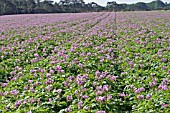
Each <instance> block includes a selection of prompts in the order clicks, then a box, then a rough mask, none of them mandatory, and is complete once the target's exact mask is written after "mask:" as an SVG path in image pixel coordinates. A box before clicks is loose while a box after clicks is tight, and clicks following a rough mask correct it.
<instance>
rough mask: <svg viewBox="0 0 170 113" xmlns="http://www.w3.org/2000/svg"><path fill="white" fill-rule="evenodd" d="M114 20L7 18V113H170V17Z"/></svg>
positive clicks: (0, 48) (2, 84)
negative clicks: (115, 22)
mask: <svg viewBox="0 0 170 113" xmlns="http://www.w3.org/2000/svg"><path fill="white" fill-rule="evenodd" d="M114 16H115V15H114V13H111V12H100V13H81V14H46V15H43V14H42V15H41V14H40V15H13V16H2V17H0V112H2V113H27V112H28V113H68V112H72V113H78V112H79V113H86V112H87V113H124V112H133V113H168V112H170V86H169V84H170V82H169V80H170V13H169V12H133V13H132V12H119V13H117V30H115V24H114V21H115V17H114ZM115 34H116V35H115Z"/></svg>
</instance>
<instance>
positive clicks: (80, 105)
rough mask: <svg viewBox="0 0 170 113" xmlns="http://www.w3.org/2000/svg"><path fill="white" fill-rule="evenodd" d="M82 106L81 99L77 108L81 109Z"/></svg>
mask: <svg viewBox="0 0 170 113" xmlns="http://www.w3.org/2000/svg"><path fill="white" fill-rule="evenodd" d="M82 107H83V102H82V101H80V102H78V109H81V108H82Z"/></svg>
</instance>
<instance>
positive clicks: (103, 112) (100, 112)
mask: <svg viewBox="0 0 170 113" xmlns="http://www.w3.org/2000/svg"><path fill="white" fill-rule="evenodd" d="M96 113H106V112H105V111H97V112H96Z"/></svg>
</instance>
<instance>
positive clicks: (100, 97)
mask: <svg viewBox="0 0 170 113" xmlns="http://www.w3.org/2000/svg"><path fill="white" fill-rule="evenodd" d="M96 101H100V102H105V101H106V97H102V96H99V97H96Z"/></svg>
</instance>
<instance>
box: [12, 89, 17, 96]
mask: <svg viewBox="0 0 170 113" xmlns="http://www.w3.org/2000/svg"><path fill="white" fill-rule="evenodd" d="M18 93H19V91H18V90H16V89H15V90H12V91H11V94H12V95H17V94H18Z"/></svg>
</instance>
